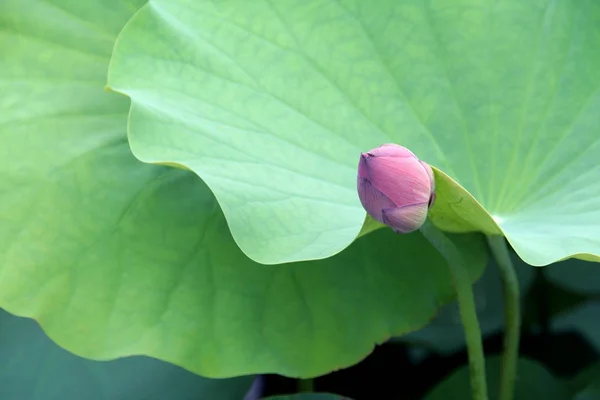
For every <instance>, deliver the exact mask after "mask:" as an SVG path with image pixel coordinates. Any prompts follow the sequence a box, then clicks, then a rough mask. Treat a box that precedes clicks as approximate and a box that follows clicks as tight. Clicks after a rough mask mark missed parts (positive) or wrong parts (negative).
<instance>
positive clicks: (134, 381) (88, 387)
mask: <svg viewBox="0 0 600 400" xmlns="http://www.w3.org/2000/svg"><path fill="white" fill-rule="evenodd" d="M0 327H1V328H0V354H1V355H2V357H0V398H1V399H3V400H81V399H86V400H115V399H135V400H137V399H144V400H165V399H173V400H187V399H189V400H192V399H215V400H216V399H218V400H240V399H241V398H242V397H243V396H244V394H245V393H246V392H247V391H248V389H249V388H250V385H251V384H252V379H253V377H251V376H247V377H240V378H234V379H226V380H213V379H206V378H201V377H199V376H197V375H194V374H192V373H190V372H188V371H185V370H183V369H181V368H178V367H175V366H173V365H169V364H167V363H164V362H160V361H158V360H153V359H151V358H146V357H129V358H123V359H120V360H115V361H107V362H99V361H91V360H86V359H83V358H80V357H77V356H75V355H73V354H71V353H69V352H67V351H66V350H63V349H61V348H60V347H58V346H57V345H56V344H54V343H52V342H51V341H50V339H48V338H47V337H46V335H44V332H43V331H42V330H41V329H40V327H39V326H38V325H37V324H36V323H35V322H34V321H32V320H29V319H24V318H18V317H15V316H13V315H10V314H8V313H7V312H5V311H2V310H0Z"/></svg>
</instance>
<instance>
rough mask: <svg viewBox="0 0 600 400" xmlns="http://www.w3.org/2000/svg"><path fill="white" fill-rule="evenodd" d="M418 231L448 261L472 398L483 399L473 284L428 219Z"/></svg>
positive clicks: (482, 364) (482, 361) (453, 250)
mask: <svg viewBox="0 0 600 400" xmlns="http://www.w3.org/2000/svg"><path fill="white" fill-rule="evenodd" d="M421 233H422V234H423V236H425V237H426V238H427V239H428V240H429V241H430V242H431V244H432V245H433V246H434V247H435V248H436V249H437V250H438V251H439V252H440V253H441V254H442V255H443V256H444V257H445V258H446V261H448V266H449V268H450V275H451V276H452V282H453V284H454V289H455V290H456V297H457V299H458V306H459V309H460V318H461V320H462V324H463V328H464V331H465V339H466V342H467V353H468V356H469V371H470V375H471V391H472V393H473V400H487V398H488V395H487V382H486V377H485V357H484V354H483V344H482V342H481V330H480V329H479V322H478V321H477V312H476V309H475V299H474V297H473V286H472V284H471V278H470V277H469V273H468V271H467V269H466V268H465V262H464V259H463V256H462V254H461V253H460V251H459V250H458V248H457V247H456V246H455V245H454V243H453V242H452V241H451V240H450V239H449V238H448V237H447V236H446V235H445V234H444V233H443V232H442V231H440V230H439V229H438V228H437V227H436V226H435V225H433V223H432V222H431V221H430V220H429V219H427V221H425V224H424V225H423V226H422V227H421Z"/></svg>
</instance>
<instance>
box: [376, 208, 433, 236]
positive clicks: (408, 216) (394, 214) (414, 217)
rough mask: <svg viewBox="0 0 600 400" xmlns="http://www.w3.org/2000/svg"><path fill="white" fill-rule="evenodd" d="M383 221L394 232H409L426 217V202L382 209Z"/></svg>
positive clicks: (418, 226) (415, 228)
mask: <svg viewBox="0 0 600 400" xmlns="http://www.w3.org/2000/svg"><path fill="white" fill-rule="evenodd" d="M382 216H383V223H384V224H386V225H387V226H389V227H391V228H392V229H394V231H396V233H409V232H412V231H416V230H417V229H419V228H420V227H421V226H422V225H423V224H424V223H425V220H426V219H427V203H421V204H411V205H408V206H404V207H394V208H386V209H384V210H383V211H382Z"/></svg>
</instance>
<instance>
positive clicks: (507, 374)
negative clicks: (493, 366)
mask: <svg viewBox="0 0 600 400" xmlns="http://www.w3.org/2000/svg"><path fill="white" fill-rule="evenodd" d="M487 240H488V244H489V245H490V250H491V251H492V255H493V256H494V258H495V260H496V264H498V269H499V270H500V276H501V278H502V289H503V291H504V318H505V326H506V327H505V333H504V354H503V357H502V375H501V377H500V394H499V399H500V400H512V398H513V396H514V391H515V378H516V374H517V360H518V358H519V336H520V330H521V315H520V314H521V312H520V309H519V307H520V304H519V297H520V296H519V281H518V280H517V274H516V272H515V268H514V267H513V264H512V261H511V260H510V255H509V253H508V247H507V246H506V241H505V240H504V236H498V235H494V236H488V237H487Z"/></svg>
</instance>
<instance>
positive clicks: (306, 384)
mask: <svg viewBox="0 0 600 400" xmlns="http://www.w3.org/2000/svg"><path fill="white" fill-rule="evenodd" d="M313 391H314V381H313V380H312V379H298V392H300V393H310V392H313Z"/></svg>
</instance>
